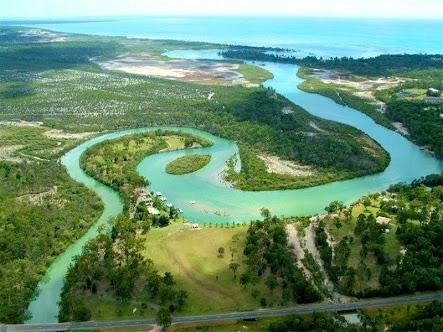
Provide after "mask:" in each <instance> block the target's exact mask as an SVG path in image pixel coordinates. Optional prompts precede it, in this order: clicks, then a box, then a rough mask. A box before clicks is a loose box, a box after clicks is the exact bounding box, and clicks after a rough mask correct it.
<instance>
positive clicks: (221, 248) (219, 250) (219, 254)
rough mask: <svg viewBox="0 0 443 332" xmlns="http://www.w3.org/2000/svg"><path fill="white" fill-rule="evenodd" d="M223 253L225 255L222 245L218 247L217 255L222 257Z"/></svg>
mask: <svg viewBox="0 0 443 332" xmlns="http://www.w3.org/2000/svg"><path fill="white" fill-rule="evenodd" d="M224 255H225V248H223V247H220V248H218V257H219V258H223V256H224Z"/></svg>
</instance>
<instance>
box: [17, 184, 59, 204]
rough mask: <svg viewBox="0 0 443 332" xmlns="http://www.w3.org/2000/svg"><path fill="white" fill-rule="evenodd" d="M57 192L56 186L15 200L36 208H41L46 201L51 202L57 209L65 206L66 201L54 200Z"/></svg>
mask: <svg viewBox="0 0 443 332" xmlns="http://www.w3.org/2000/svg"><path fill="white" fill-rule="evenodd" d="M57 191H58V188H57V186H54V187H52V188H49V189H47V190H45V191H42V192H38V193H29V194H24V195H22V196H19V197H17V200H18V201H20V202H23V203H27V204H31V205H37V206H41V205H43V204H46V203H47V202H48V201H51V202H52V203H55V205H57V206H58V207H60V208H62V207H63V206H64V205H65V203H66V201H65V200H62V199H57V198H56V195H57Z"/></svg>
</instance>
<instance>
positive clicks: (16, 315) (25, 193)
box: [0, 126, 102, 323]
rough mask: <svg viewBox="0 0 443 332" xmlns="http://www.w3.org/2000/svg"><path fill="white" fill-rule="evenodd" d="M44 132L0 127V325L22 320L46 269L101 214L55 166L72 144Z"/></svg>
mask: <svg viewBox="0 0 443 332" xmlns="http://www.w3.org/2000/svg"><path fill="white" fill-rule="evenodd" d="M45 130H49V129H44V128H34V127H31V128H29V127H16V126H0V140H1V142H2V144H1V151H0V156H1V158H0V159H3V160H0V321H1V322H10V323H21V322H23V320H24V319H26V318H27V317H28V316H27V312H26V308H27V306H28V304H29V301H30V300H31V298H32V297H33V295H34V294H35V290H36V286H37V283H38V281H39V280H40V279H41V278H42V277H43V274H44V273H45V271H46V268H47V267H48V266H49V264H50V263H51V262H52V261H53V260H54V259H55V258H56V257H57V256H58V255H59V254H60V253H62V252H63V251H64V250H65V249H66V248H67V247H68V246H69V245H70V244H71V243H72V242H73V241H75V240H76V239H78V238H79V237H80V236H81V235H83V234H84V233H85V232H86V231H87V230H88V229H89V227H90V226H91V225H92V224H93V223H94V222H95V221H96V220H97V219H98V217H99V216H100V214H101V211H102V205H101V202H100V201H99V199H98V198H97V197H96V196H95V195H94V194H92V193H91V192H90V191H89V190H87V189H86V188H84V187H83V186H81V185H79V184H78V183H76V182H74V181H73V180H72V179H71V178H70V177H69V176H68V174H67V173H66V170H65V168H64V167H62V166H61V165H60V164H59V163H58V162H57V158H58V156H59V155H60V153H62V152H63V150H64V149H65V148H66V147H70V146H71V145H72V144H76V143H78V141H77V140H72V139H71V140H66V139H60V140H57V139H51V138H49V137H47V136H45V135H44V134H43V133H44V132H45ZM57 142H58V143H60V144H58V143H57ZM18 144H20V145H18ZM8 149H9V151H10V152H9V156H8V157H6V156H5V154H4V152H5V151H8ZM42 157H45V158H47V160H43V159H42Z"/></svg>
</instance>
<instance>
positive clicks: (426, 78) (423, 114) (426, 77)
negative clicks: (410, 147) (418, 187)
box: [376, 69, 443, 158]
mask: <svg viewBox="0 0 443 332" xmlns="http://www.w3.org/2000/svg"><path fill="white" fill-rule="evenodd" d="M404 76H405V77H407V78H408V79H409V80H407V81H406V82H405V83H403V84H401V85H400V86H398V87H394V88H391V89H389V90H382V91H378V92H377V93H376V97H377V98H378V99H379V100H381V101H382V102H384V103H386V105H387V107H386V117H387V118H388V119H389V120H391V121H394V122H400V123H402V124H403V125H404V126H405V127H406V128H407V130H408V133H409V135H410V137H411V139H412V140H413V141H414V142H416V143H417V144H419V145H421V146H425V147H428V148H429V149H430V150H431V151H433V152H435V154H436V155H437V156H439V157H440V158H443V118H442V114H443V100H442V99H441V97H434V98H437V101H436V102H434V101H433V99H431V98H432V97H425V96H423V94H418V95H415V97H412V98H411V97H407V96H408V94H411V90H412V91H413V92H412V93H416V92H417V90H418V89H421V90H422V91H423V90H426V89H429V88H436V89H437V90H439V91H442V90H443V70H441V69H440V70H427V71H412V72H407V73H404ZM404 94H406V97H404V96H403V95H404ZM412 96H414V94H412Z"/></svg>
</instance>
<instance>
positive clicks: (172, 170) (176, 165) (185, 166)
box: [166, 154, 211, 175]
mask: <svg viewBox="0 0 443 332" xmlns="http://www.w3.org/2000/svg"><path fill="white" fill-rule="evenodd" d="M210 160H211V156H210V155H208V154H205V155H198V154H193V155H186V156H183V157H179V158H177V159H175V160H173V161H171V162H170V163H169V164H167V165H166V172H167V173H169V174H174V175H182V174H188V173H193V172H195V171H198V170H199V169H200V168H202V167H204V166H206V165H207V164H208V163H209V161H210Z"/></svg>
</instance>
